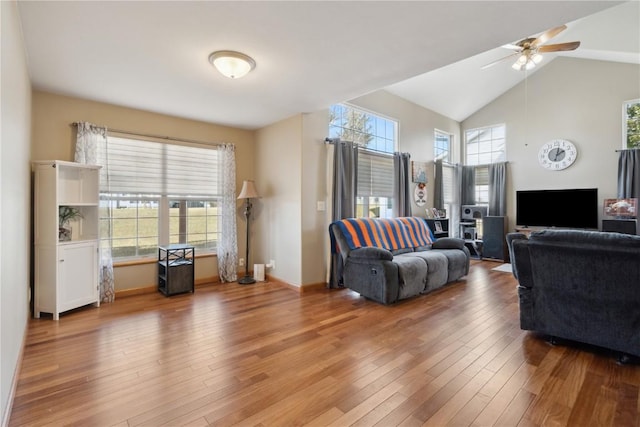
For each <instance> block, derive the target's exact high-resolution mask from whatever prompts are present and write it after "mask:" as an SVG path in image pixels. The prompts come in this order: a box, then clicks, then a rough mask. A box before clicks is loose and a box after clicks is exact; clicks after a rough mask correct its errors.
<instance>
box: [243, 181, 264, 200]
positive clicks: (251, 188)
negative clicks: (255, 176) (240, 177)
mask: <svg viewBox="0 0 640 427" xmlns="http://www.w3.org/2000/svg"><path fill="white" fill-rule="evenodd" d="M258 197H260V196H258V192H257V191H256V185H255V184H254V183H253V181H251V180H245V181H244V182H243V183H242V190H241V191H240V195H239V196H238V199H257V198H258Z"/></svg>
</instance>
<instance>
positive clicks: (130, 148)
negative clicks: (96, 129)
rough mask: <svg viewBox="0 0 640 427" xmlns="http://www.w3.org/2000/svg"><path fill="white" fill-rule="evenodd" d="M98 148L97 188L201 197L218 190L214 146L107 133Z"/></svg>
mask: <svg viewBox="0 0 640 427" xmlns="http://www.w3.org/2000/svg"><path fill="white" fill-rule="evenodd" d="M98 148H99V149H98V151H99V154H98V162H99V163H100V164H101V165H103V168H102V169H101V171H100V173H101V177H100V178H101V179H100V186H101V188H100V191H101V192H111V193H119V194H153V195H161V196H181V197H201V198H202V197H206V198H210V197H216V196H218V195H219V194H220V188H219V187H220V179H219V176H218V171H219V169H220V168H219V167H218V150H217V149H216V148H215V147H212V148H201V147H193V146H187V145H178V144H168V143H159V142H153V141H142V140H137V139H128V138H119V137H112V136H110V137H109V138H108V139H107V143H106V146H102V147H98ZM107 174H108V179H107Z"/></svg>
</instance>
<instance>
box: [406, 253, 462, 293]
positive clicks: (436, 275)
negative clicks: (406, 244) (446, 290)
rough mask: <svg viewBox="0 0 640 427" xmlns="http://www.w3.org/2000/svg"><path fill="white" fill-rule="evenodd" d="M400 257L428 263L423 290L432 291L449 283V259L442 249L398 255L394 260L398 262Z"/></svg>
mask: <svg viewBox="0 0 640 427" xmlns="http://www.w3.org/2000/svg"><path fill="white" fill-rule="evenodd" d="M461 253H462V252H461ZM463 255H464V253H463ZM399 258H419V259H421V260H423V261H424V262H425V263H426V264H427V269H428V274H427V278H426V281H425V286H424V287H423V289H422V292H429V291H432V290H434V289H437V288H439V287H441V286H444V285H445V284H446V283H447V277H448V276H449V271H448V267H447V263H448V259H447V257H446V255H445V254H444V253H442V251H433V250H428V251H420V252H411V253H408V254H404V255H400V256H397V257H395V258H394V259H393V260H394V261H395V262H397V261H398V259H399Z"/></svg>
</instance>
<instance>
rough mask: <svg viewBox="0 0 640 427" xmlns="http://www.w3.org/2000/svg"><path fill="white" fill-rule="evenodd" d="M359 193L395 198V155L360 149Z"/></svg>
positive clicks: (360, 195) (363, 195)
mask: <svg viewBox="0 0 640 427" xmlns="http://www.w3.org/2000/svg"><path fill="white" fill-rule="evenodd" d="M357 193H358V194H357V195H358V196H359V197H371V196H373V197H388V198H393V157H391V156H388V155H380V154H376V153H372V152H367V151H366V150H360V152H359V153H358V189H357Z"/></svg>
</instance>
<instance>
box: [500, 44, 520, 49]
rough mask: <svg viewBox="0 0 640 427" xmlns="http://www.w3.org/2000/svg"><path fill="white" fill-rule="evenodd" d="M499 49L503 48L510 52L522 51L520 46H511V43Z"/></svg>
mask: <svg viewBox="0 0 640 427" xmlns="http://www.w3.org/2000/svg"><path fill="white" fill-rule="evenodd" d="M500 47H503V48H505V49H511V50H522V46H518V45H517V44H513V43H507V44H503V45H502V46H500Z"/></svg>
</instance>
